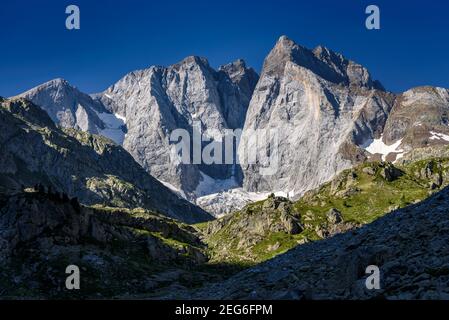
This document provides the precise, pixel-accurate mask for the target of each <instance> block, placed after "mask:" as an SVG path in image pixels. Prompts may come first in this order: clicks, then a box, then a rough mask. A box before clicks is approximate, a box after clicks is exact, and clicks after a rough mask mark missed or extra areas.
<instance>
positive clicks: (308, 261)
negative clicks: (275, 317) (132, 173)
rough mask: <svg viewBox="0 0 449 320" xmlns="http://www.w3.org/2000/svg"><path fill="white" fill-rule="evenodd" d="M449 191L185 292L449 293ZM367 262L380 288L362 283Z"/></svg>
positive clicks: (232, 295)
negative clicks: (377, 273) (373, 268)
mask: <svg viewBox="0 0 449 320" xmlns="http://www.w3.org/2000/svg"><path fill="white" fill-rule="evenodd" d="M448 197H449V189H448V188H446V189H444V190H442V191H441V192H440V193H438V194H436V195H434V196H432V197H431V198H430V199H428V200H426V201H423V202H422V203H420V204H417V205H411V206H409V207H407V208H404V209H400V210H397V211H394V212H392V213H390V214H388V215H387V216H385V217H383V218H380V219H378V220H376V221H375V222H373V223H371V224H369V225H366V226H364V227H362V228H359V229H357V230H353V231H350V232H347V233H344V234H339V235H337V236H335V237H332V238H329V239H326V240H323V241H317V242H313V243H309V244H306V245H302V246H298V247H297V248H295V249H294V250H291V251H289V252H288V253H286V254H283V255H281V256H279V257H276V258H275V259H272V260H270V261H268V262H266V263H263V264H260V265H258V266H256V267H254V268H251V269H249V270H247V271H243V272H241V273H239V274H238V275H236V276H234V277H232V278H230V279H229V280H227V281H225V282H224V283H220V284H215V285H209V286H206V287H205V288H203V289H201V290H199V291H198V292H196V293H194V294H193V295H192V293H191V292H189V297H192V298H195V299H205V298H207V299H373V298H376V299H448V298H449V290H448V287H447V285H446V284H447V281H448V272H447V265H448V263H449V255H448V254H447V250H446V247H447V242H448V240H449V239H448V235H449V233H448V230H449V219H448V203H447V199H448ZM370 265H376V266H378V267H379V270H380V289H377V290H368V289H367V287H366V286H365V281H366V279H367V277H368V276H369V275H370V274H367V273H365V270H366V268H367V267H368V266H370ZM172 297H177V298H180V297H182V293H178V294H172Z"/></svg>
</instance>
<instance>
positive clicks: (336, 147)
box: [239, 36, 449, 198]
mask: <svg viewBox="0 0 449 320" xmlns="http://www.w3.org/2000/svg"><path fill="white" fill-rule="evenodd" d="M448 110H449V100H448V91H447V90H446V89H442V88H434V87H420V88H413V89H410V90H409V91H407V92H404V93H402V94H393V93H390V92H387V91H385V89H384V88H383V86H382V85H381V84H380V82H379V81H376V80H373V79H372V77H371V75H370V73H369V72H368V70H367V69H366V68H364V67H363V66H361V65H359V64H357V63H355V62H353V61H350V60H348V59H346V58H345V57H343V56H342V55H341V54H339V53H335V52H333V51H331V50H330V49H327V48H325V47H322V46H319V47H317V48H315V49H313V50H310V49H307V48H305V47H302V46H300V45H298V44H296V43H295V42H293V41H292V40H290V39H288V38H287V37H285V36H282V37H281V38H280V39H279V40H278V42H277V43H276V45H275V47H274V48H273V49H272V50H271V52H270V54H269V55H268V56H267V58H266V59H265V62H264V66H263V70H262V73H261V76H260V80H259V82H258V84H257V86H256V89H255V90H254V93H253V97H252V100H251V102H250V105H249V108H248V112H247V117H246V121H245V126H244V128H243V135H242V141H241V143H240V146H239V158H240V160H241V161H240V162H241V163H242V172H243V176H244V178H243V189H244V191H246V192H258V193H261V192H284V193H285V194H288V195H290V196H291V197H295V198H297V197H299V196H301V195H302V194H304V192H306V191H308V190H311V189H313V188H316V187H318V186H319V185H321V184H323V183H325V182H327V181H329V180H330V179H331V178H332V177H334V176H335V175H336V174H338V173H339V172H341V171H343V170H345V169H348V168H351V167H353V166H354V165H357V164H359V163H362V162H364V161H367V160H368V161H373V160H378V161H381V160H384V161H385V160H387V161H396V160H399V159H400V158H401V157H402V156H404V155H405V154H406V153H407V152H412V151H413V150H414V149H415V148H421V147H425V146H435V145H447V144H448V143H449V136H448V130H449V128H448V126H447V121H448V120H447V114H448ZM270 130H271V131H273V130H274V131H275V133H272V135H271V136H268V138H265V136H263V135H262V134H263V133H265V134H268V133H270ZM255 137H261V138H260V139H256V140H257V141H256V140H254V138H255ZM276 146H277V147H276ZM250 147H251V148H250ZM248 150H250V152H248ZM248 153H249V154H257V157H258V159H257V161H253V162H250V161H248ZM270 162H271V163H270ZM270 164H272V165H273V164H274V165H273V170H271V171H267V169H268V168H269V167H270Z"/></svg>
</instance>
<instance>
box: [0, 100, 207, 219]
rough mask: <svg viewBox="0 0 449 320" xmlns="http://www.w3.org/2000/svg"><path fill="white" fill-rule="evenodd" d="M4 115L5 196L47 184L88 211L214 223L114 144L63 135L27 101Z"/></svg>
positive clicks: (0, 164)
mask: <svg viewBox="0 0 449 320" xmlns="http://www.w3.org/2000/svg"><path fill="white" fill-rule="evenodd" d="M0 115H1V116H0V124H1V128H2V130H1V132H0V148H1V152H0V172H1V178H0V185H1V186H2V187H3V188H4V189H5V190H20V189H22V188H23V187H30V186H34V185H36V184H42V185H45V186H51V187H52V188H53V190H58V191H59V192H64V193H66V194H68V195H69V196H70V197H78V198H79V200H80V202H81V203H84V204H88V205H92V204H107V205H110V206H117V207H128V208H136V207H143V208H147V209H150V210H153V211H157V212H160V213H164V214H166V215H168V216H170V217H173V218H176V219H179V220H181V221H186V222H189V223H191V222H199V221H205V220H209V219H211V218H212V217H211V216H210V215H209V214H207V213H206V212H204V211H203V210H202V209H200V208H199V207H196V206H195V205H193V204H191V203H189V202H187V201H186V200H184V199H181V198H180V197H178V196H177V195H175V194H174V193H172V191H171V190H169V189H168V188H166V187H165V186H164V185H162V184H161V183H160V182H159V181H157V180H156V179H154V178H153V177H152V176H150V175H149V174H148V173H147V172H146V171H145V170H143V169H142V168H141V167H140V166H139V165H138V164H137V163H136V162H135V160H134V159H133V158H132V157H131V156H130V155H129V154H128V153H127V152H126V151H125V150H124V149H123V148H122V147H120V146H118V145H117V144H115V143H113V142H112V141H111V140H109V139H106V138H104V137H101V136H97V135H91V134H89V133H86V132H82V131H78V130H75V129H65V131H63V130H61V129H59V128H58V127H56V126H55V124H54V123H53V122H52V120H51V119H50V118H49V117H48V115H47V114H46V113H45V112H44V111H42V110H41V109H40V108H39V107H37V106H35V105H34V104H32V103H30V102H28V101H26V100H24V99H12V100H6V101H4V102H3V103H1V105H0Z"/></svg>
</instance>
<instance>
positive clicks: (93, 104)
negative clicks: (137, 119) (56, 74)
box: [18, 79, 126, 144]
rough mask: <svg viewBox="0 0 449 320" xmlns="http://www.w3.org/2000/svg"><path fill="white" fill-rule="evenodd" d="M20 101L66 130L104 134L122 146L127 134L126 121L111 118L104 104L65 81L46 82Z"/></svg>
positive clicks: (118, 117)
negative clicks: (43, 111)
mask: <svg viewBox="0 0 449 320" xmlns="http://www.w3.org/2000/svg"><path fill="white" fill-rule="evenodd" d="M18 97H20V98H25V99H27V100H30V101H31V102H33V103H34V104H36V105H38V106H40V107H41V108H42V109H44V110H45V111H47V113H48V115H49V116H50V118H51V119H52V120H53V121H54V122H55V123H56V124H58V125H60V126H62V127H64V128H74V129H78V130H83V131H88V132H90V133H93V134H101V135H103V136H106V137H108V138H110V139H112V140H114V141H115V142H116V143H118V144H122V143H123V139H124V135H125V133H126V126H125V125H124V118H123V117H121V116H119V115H114V114H111V113H110V112H108V111H107V110H106V109H105V108H104V106H103V105H102V104H101V103H99V102H98V101H94V100H93V99H92V98H91V97H90V96H89V95H87V94H85V93H83V92H81V91H79V90H78V89H77V88H75V87H73V86H71V85H70V84H69V83H68V82H67V81H66V80H64V79H55V80H52V81H49V82H46V83H44V84H42V85H40V86H37V87H35V88H33V89H31V90H28V91H27V92H24V93H22V94H20V95H19V96H18Z"/></svg>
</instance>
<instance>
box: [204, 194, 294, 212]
mask: <svg viewBox="0 0 449 320" xmlns="http://www.w3.org/2000/svg"><path fill="white" fill-rule="evenodd" d="M270 194H271V192H248V191H245V190H243V188H234V189H231V190H227V191H222V192H218V193H214V194H209V195H206V196H203V197H199V198H197V199H196V204H197V205H198V206H200V207H201V208H203V209H204V210H206V211H207V212H209V213H211V214H212V215H214V216H215V217H217V218H220V217H223V216H225V215H227V214H230V213H232V212H235V211H237V210H240V209H242V208H243V207H244V206H246V205H247V204H249V203H251V202H256V201H262V200H265V199H267V198H268V196H269V195H270ZM274 194H275V195H276V196H278V197H287V195H290V197H291V196H293V195H294V191H293V190H292V191H290V192H284V191H278V192H274Z"/></svg>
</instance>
